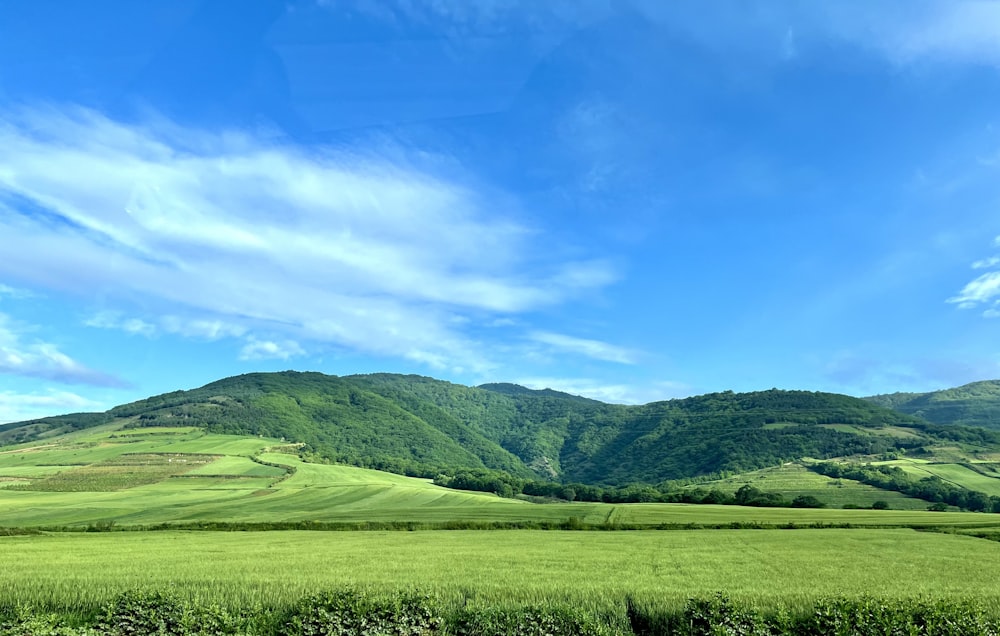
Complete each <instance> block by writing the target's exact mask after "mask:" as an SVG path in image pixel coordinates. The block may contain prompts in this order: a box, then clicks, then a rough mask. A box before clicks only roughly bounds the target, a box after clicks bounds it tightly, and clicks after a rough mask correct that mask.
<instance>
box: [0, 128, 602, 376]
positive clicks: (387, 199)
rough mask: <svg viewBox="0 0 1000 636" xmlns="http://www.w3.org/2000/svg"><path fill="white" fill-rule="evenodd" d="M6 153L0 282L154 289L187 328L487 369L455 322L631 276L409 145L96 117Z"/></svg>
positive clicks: (35, 131)
mask: <svg viewBox="0 0 1000 636" xmlns="http://www.w3.org/2000/svg"><path fill="white" fill-rule="evenodd" d="M0 147H2V148H3V149H4V151H3V153H0V234H2V235H3V236H4V237H5V248H4V251H5V253H4V258H3V259H0V275H3V274H8V275H11V276H14V277H16V278H17V279H18V280H28V281H31V283H32V284H34V285H36V286H38V287H41V288H50V289H55V290H58V291H63V292H68V293H77V294H80V293H83V290H88V289H93V288H95V287H96V288H100V289H102V290H104V292H105V293H106V294H107V302H109V303H111V302H114V301H115V299H126V298H134V297H136V296H139V297H142V298H144V299H145V302H146V304H147V306H151V307H155V306H161V307H163V308H164V309H165V311H166V312H169V314H170V315H174V314H176V315H183V316H185V318H170V317H168V318H164V319H162V320H152V319H150V318H149V317H143V319H142V322H143V323H145V324H157V326H158V327H160V328H162V329H163V330H165V331H167V332H171V333H177V334H181V335H185V336H191V337H201V338H207V339H217V338H222V337H242V336H245V335H246V334H249V333H251V332H252V331H253V330H254V329H257V328H258V327H261V326H266V330H267V331H268V332H269V333H271V332H275V331H278V332H281V333H282V334H283V335H285V336H288V337H291V338H294V339H296V340H304V339H306V340H308V339H312V340H317V341H322V342H328V343H333V344H336V345H338V346H343V347H346V348H349V349H352V350H356V351H361V352H364V353H367V354H375V355H385V356H402V357H406V358H409V359H413V360H428V359H438V360H443V361H446V362H445V363H446V364H447V365H449V366H452V367H457V366H463V367H467V368H470V369H480V370H481V369H484V368H486V367H488V366H489V364H490V363H489V362H488V361H487V360H485V359H484V358H483V354H482V351H481V350H480V349H481V345H480V344H479V343H477V342H476V341H475V340H473V339H472V338H470V337H468V336H466V335H465V334H464V333H463V332H462V328H461V326H460V325H461V324H462V321H461V320H456V318H457V317H463V316H464V317H471V318H473V319H474V320H475V321H481V320H483V319H484V318H486V319H488V318H493V317H497V315H500V316H501V317H503V316H505V315H511V314H516V313H519V312H525V311H530V310H534V309H538V308H540V307H543V306H546V305H551V304H557V303H561V302H565V301H566V300H568V299H570V298H572V297H574V296H577V295H579V294H581V293H586V292H587V291H588V290H591V289H594V288H597V287H601V286H604V285H607V284H609V283H610V282H611V281H612V280H613V279H614V278H615V273H614V271H613V270H612V268H611V267H610V266H609V265H607V264H606V263H603V262H601V261H599V260H594V259H590V260H586V259H585V260H581V261H565V260H562V261H560V260H555V257H548V256H547V255H549V254H554V253H558V252H559V250H551V249H542V247H543V245H551V243H552V241H553V239H552V237H548V236H543V235H541V234H540V233H539V232H537V231H536V230H534V229H532V228H527V227H524V226H523V225H522V224H519V223H518V222H516V221H514V220H512V217H511V216H510V214H509V213H507V211H508V210H512V209H516V205H515V204H514V202H512V201H511V200H510V199H509V198H508V197H506V196H505V195H504V194H503V193H497V192H485V193H484V192H480V191H479V189H476V190H474V189H472V188H470V187H468V186H466V185H464V184H463V183H462V182H460V181H457V180H456V179H454V178H449V179H443V178H440V177H437V176H434V174H433V171H434V170H440V169H441V168H440V167H439V164H441V163H442V160H440V158H434V157H427V156H426V155H414V156H415V157H416V159H413V160H411V159H406V158H405V155H406V153H405V152H403V151H401V150H400V149H398V148H381V149H378V148H376V149H374V150H373V153H375V152H376V151H379V150H381V151H384V152H380V153H378V154H353V153H351V152H348V151H346V150H334V149H330V148H320V149H313V150H311V151H306V150H302V149H295V148H292V147H286V146H280V145H274V144H269V143H265V142H262V141H260V140H257V139H254V138H251V137H249V136H246V135H239V134H234V133H218V134H216V133H206V132H198V131H191V130H185V129H180V128H177V127H176V126H172V125H171V124H170V123H169V122H156V124H155V126H150V127H148V128H146V127H137V126H126V125H123V124H119V123H116V122H113V121H110V120H108V119H106V118H104V117H103V116H101V115H99V114H96V113H93V112H90V111H83V110H75V111H71V112H57V111H52V110H49V111H44V112H41V111H34V112H22V113H19V114H17V115H8V116H7V117H6V118H3V116H2V115H0ZM379 155H381V156H379ZM383 156H391V157H394V158H395V159H393V160H392V161H389V160H386V159H384V158H382V157H383ZM415 162H416V163H415ZM417 163H419V164H420V165H425V166H426V165H431V166H432V168H422V167H420V165H417ZM434 166H438V167H437V168H435V167H434ZM452 171H453V170H452ZM8 238H9V241H8V240H6V239H8ZM42 254H44V255H45V257H44V258H40V256H39V255H42ZM133 327H134V328H136V329H138V330H140V331H141V330H145V329H146V327H145V326H144V325H142V324H138V323H136V324H134V325H133Z"/></svg>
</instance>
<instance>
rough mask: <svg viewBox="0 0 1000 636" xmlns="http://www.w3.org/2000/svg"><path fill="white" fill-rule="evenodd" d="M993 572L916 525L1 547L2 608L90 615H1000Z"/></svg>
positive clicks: (140, 539) (992, 556)
mask: <svg viewBox="0 0 1000 636" xmlns="http://www.w3.org/2000/svg"><path fill="white" fill-rule="evenodd" d="M443 555H447V558H442V556H443ZM998 569H1000V543H996V542H991V541H985V540H982V539H975V538H971V537H966V536H958V535H945V534H932V533H921V532H916V531H912V530H700V531H673V532H656V531H638V532H565V531H563V532H559V531H526V530H519V531H423V532H334V533H329V532H294V531H284V532H256V533H220V532H155V533H97V534H88V533H79V534H70V535H53V536H30V537H2V538H0V570H2V571H3V572H4V573H5V575H4V577H3V579H2V580H0V602H4V603H11V602H18V601H22V602H30V603H32V604H33V605H35V606H45V607H49V608H53V609H73V608H87V607H93V606H95V605H97V604H99V603H101V602H104V601H106V600H108V599H110V598H111V597H113V596H114V595H115V594H117V593H119V592H121V591H123V590H129V589H171V590H172V591H174V592H175V593H179V594H182V595H185V596H189V597H192V598H197V599H200V600H201V601H202V602H219V603H222V604H225V605H228V606H231V607H239V606H254V605H265V606H280V605H281V604H284V603H289V602H292V601H293V600H294V599H296V598H299V597H302V596H306V595H308V594H310V593H312V592H314V591H316V590H321V589H331V588H335V587H338V586H344V585H350V586H361V587H372V588H376V589H380V590H395V589H417V590H420V591H423V592H428V593H432V594H434V595H437V596H440V597H442V598H445V599H447V600H449V601H450V602H455V603H471V604H496V603H507V602H509V603H539V602H549V601H557V602H566V603H569V604H571V605H574V606H579V607H587V608H591V609H599V608H602V607H604V608H608V609H613V608H620V606H621V605H622V604H623V602H624V598H625V596H626V595H632V596H634V597H636V598H639V599H644V600H645V601H647V602H655V603H660V604H668V605H669V604H680V603H683V601H684V600H685V599H687V598H688V597H690V596H699V595H702V596H707V595H711V594H713V593H715V592H719V591H721V592H724V593H726V594H727V595H729V596H731V597H732V598H734V599H740V600H743V601H747V602H751V603H753V604H756V605H759V606H777V605H781V606H785V607H795V606H803V605H807V604H809V603H811V602H813V601H814V600H815V599H817V598H820V597H828V596H847V597H856V596H859V595H863V594H864V595H874V596H879V597H883V598H917V597H934V598H963V599H975V600H979V601H983V602H984V603H986V604H987V605H989V606H990V607H992V608H995V609H998V610H1000V589H998V588H997V586H996V584H995V572H996V571H997V570H998ZM235 581H238V584H234V583H233V582H235Z"/></svg>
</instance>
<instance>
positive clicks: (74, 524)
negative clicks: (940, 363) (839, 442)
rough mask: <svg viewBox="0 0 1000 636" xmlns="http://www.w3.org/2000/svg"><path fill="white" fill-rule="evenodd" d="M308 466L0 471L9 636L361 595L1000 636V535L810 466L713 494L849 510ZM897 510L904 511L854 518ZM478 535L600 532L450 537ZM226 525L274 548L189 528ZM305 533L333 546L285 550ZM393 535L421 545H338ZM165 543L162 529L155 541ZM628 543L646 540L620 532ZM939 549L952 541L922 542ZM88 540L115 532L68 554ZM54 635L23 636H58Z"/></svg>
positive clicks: (155, 441) (611, 627)
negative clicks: (782, 616) (887, 607)
mask: <svg viewBox="0 0 1000 636" xmlns="http://www.w3.org/2000/svg"><path fill="white" fill-rule="evenodd" d="M294 450H295V449H294V447H293V446H292V445H289V444H288V443H286V442H284V441H282V440H275V439H265V438H259V437H240V436H230V435H216V434H207V433H205V432H204V431H201V430H198V429H193V428H170V429H156V428H150V429H134V430H133V429H127V430H119V429H117V428H115V427H101V428H98V429H91V430H89V431H81V432H78V433H73V434H70V435H67V436H63V437H57V438H52V439H49V440H46V441H45V442H44V443H35V444H26V445H21V446H20V447H14V448H8V449H7V450H4V451H2V452H0V482H2V483H5V484H6V485H5V486H4V487H3V488H0V529H2V528H3V527H7V528H13V529H19V531H26V530H31V531H33V532H35V533H34V534H30V535H23V536H17V535H15V536H0V568H2V570H0V571H3V572H4V573H5V574H4V576H3V577H2V578H0V623H2V618H3V616H2V615H3V613H4V612H8V615H10V612H12V611H14V610H12V609H11V608H17V607H29V608H31V612H34V613H35V614H32V616H36V617H37V616H41V615H42V614H37V612H54V614H52V615H51V616H55V617H57V618H54V619H52V620H56V621H57V622H58V621H70V623H72V621H73V620H79V621H82V622H81V623H80V624H87V625H93V624H94V623H93V621H94V620H95V619H94V617H95V616H97V615H98V613H99V609H100V608H101V607H108V605H106V604H107V603H109V602H114V600H115V599H116V598H121V597H120V596H119V595H121V594H122V593H125V592H128V591H134V590H146V591H149V592H150V593H159V592H163V591H167V592H169V593H170V594H172V595H174V596H177V597H178V598H182V599H184V602H186V603H189V604H190V607H196V608H211V607H220V608H224V610H225V611H228V612H230V615H231V616H236V615H238V614H239V613H240V612H245V611H248V612H251V613H252V614H253V615H254V616H256V617H257V618H254V619H253V620H254V621H257V622H255V623H254V626H250V625H249V624H248V625H246V626H244V627H245V628H246V631H247V632H250V633H257V634H274V633H282V631H281V628H280V626H276V624H274V623H269V622H268V621H271V620H272V619H273V617H275V616H284V615H286V614H283V612H287V611H290V609H289V608H291V607H292V606H294V605H295V604H296V603H299V602H300V601H301V600H302V599H304V598H306V597H308V596H310V595H311V594H314V593H316V592H317V591H322V590H337V589H344V588H353V589H362V590H367V592H365V593H366V594H372V595H385V594H390V595H391V594H393V593H400V592H404V593H405V592H414V591H416V592H418V593H426V594H430V595H431V596H432V597H433V598H435V599H437V600H436V601H435V602H439V603H441V604H442V605H441V606H442V607H444V608H446V609H445V610H443V611H444V612H445V614H447V615H449V616H452V617H453V619H454V617H456V616H459V615H460V614H461V612H465V611H480V612H482V614H481V615H480V616H488V615H491V614H490V612H494V611H495V610H496V609H497V608H511V609H510V611H512V612H522V611H529V610H526V609H524V608H529V607H542V606H544V607H550V608H562V609H561V610H559V611H570V612H571V613H572V614H573V615H574V616H575V615H579V616H586V617H590V618H588V619H587V620H590V621H596V622H595V623H593V624H594V625H600V626H603V627H600V629H599V630H597V631H585V632H583V633H587V634H598V633H600V634H626V635H627V634H633V631H632V630H631V628H630V627H629V620H628V616H627V614H626V611H625V607H626V599H632V601H633V602H634V603H637V604H638V605H636V607H642V608H643V609H642V612H645V614H643V615H645V616H654V617H655V616H660V617H663V616H678V615H680V614H679V613H682V612H683V611H684V608H685V607H686V605H685V604H686V602H687V599H689V598H691V597H699V598H710V597H712V595H714V594H716V593H723V594H725V595H727V596H728V597H730V598H731V599H733V600H734V602H737V603H739V604H741V606H742V607H750V608H758V609H760V610H762V611H764V612H774V611H779V610H782V611H784V610H788V611H792V612H798V614H797V615H799V616H804V615H806V614H807V613H808V612H809V610H810V608H811V607H813V606H814V604H815V603H817V602H822V599H824V598H832V597H846V598H858V597H861V596H864V597H878V598H880V599H889V600H890V601H892V600H896V601H900V602H904V603H907V604H909V603H912V602H915V601H916V600H919V599H924V600H933V601H934V602H937V601H952V600H954V601H961V602H966V601H969V602H973V603H976V604H977V606H976V607H977V608H978V609H976V610H975V612H977V613H978V614H977V615H982V616H994V617H998V618H1000V590H998V589H997V588H996V586H995V584H994V577H993V573H994V572H995V571H996V569H997V568H998V567H1000V543H998V542H995V541H990V540H986V539H983V538H977V537H975V536H970V535H971V534H972V533H976V534H978V535H982V536H986V537H996V536H1000V517H998V516H997V515H991V514H983V513H964V512H943V513H932V512H928V511H926V510H924V508H925V502H922V501H918V500H910V499H908V498H906V497H903V496H902V495H898V494H897V493H890V492H885V491H879V490H877V489H874V488H870V487H868V486H864V485H863V484H859V483H856V482H850V481H849V480H839V481H837V480H831V479H829V478H826V477H823V476H821V475H817V474H815V473H812V472H810V471H808V470H806V469H805V468H803V467H802V466H800V465H794V464H789V465H785V466H780V467H775V468H772V469H766V470H761V471H756V472H753V473H747V474H743V475H739V476H737V477H734V478H731V479H728V480H720V481H717V482H710V483H707V484H704V483H703V484H700V486H701V487H705V486H708V487H716V488H722V489H727V490H730V491H732V490H736V489H737V488H739V487H740V486H741V485H743V484H745V483H750V484H751V485H754V486H756V487H758V488H761V489H763V490H771V491H781V492H783V493H784V494H785V496H786V497H794V496H796V495H798V494H812V495H814V496H816V497H817V498H820V499H822V500H824V501H826V502H827V503H828V504H829V505H830V507H828V508H825V509H794V508H754V507H741V506H722V505H691V504H661V503H648V504H605V503H581V502H574V503H568V502H561V503H534V502H532V501H528V500H526V499H511V498H500V497H498V496H496V495H493V494H487V493H481V492H464V491H457V490H452V489H448V488H444V487H441V486H437V485H435V484H433V483H432V482H431V481H430V480H427V479H415V478H411V477H404V476H401V475H396V474H391V473H385V472H380V471H375V470H367V469H363V468H356V467H351V466H344V465H332V464H317V463H307V462H305V461H303V460H302V459H301V458H300V457H299V456H297V455H295V454H292V453H293V452H294ZM913 466H914V467H919V468H921V469H922V468H925V467H928V466H931V464H928V463H923V464H917V463H913ZM971 472H974V471H971ZM975 474H977V475H978V473H975ZM980 477H982V478H985V479H992V478H991V477H987V476H985V475H980ZM877 499H883V500H886V501H888V502H889V503H890V505H891V507H892V508H893V509H890V510H865V509H861V510H845V509H842V508H840V507H838V504H839V503H840V502H841V501H843V502H852V503H855V504H860V505H863V504H865V503H867V502H869V500H870V501H872V502H874V501H875V500H877ZM477 522H480V523H490V524H509V523H511V522H521V523H525V524H535V527H551V526H552V525H557V524H561V525H559V527H577V528H587V529H589V530H590V531H582V530H581V531H566V530H529V529H518V530H504V529H489V530H468V529H441V528H458V527H462V526H463V525H464V526H465V527H468V526H469V524H474V523H477ZM217 523H226V524H230V525H228V526H226V527H227V528H233V529H243V530H257V531H255V532H222V531H215V532H212V531H185V530H178V529H176V528H171V526H176V525H178V524H184V525H186V526H187V527H189V528H207V527H214V526H212V525H211V524H217ZM295 523H299V524H305V525H306V527H312V528H327V530H326V531H321V530H311V531H302V530H277V531H270V530H266V528H268V527H272V526H274V525H277V526H278V527H287V525H288V524H295ZM373 523H374V524H377V523H383V524H387V525H385V526H381V527H383V528H384V527H387V526H388V524H396V525H395V526H393V527H399V525H400V524H411V525H410V526H407V527H409V528H410V531H399V530H394V531H386V530H367V531H353V532H350V531H343V532H338V531H332V530H330V528H342V527H343V525H341V526H337V525H335V524H348V525H349V524H358V527H368V528H370V527H372V524H373ZM268 524H271V525H270V526H269V525H268ZM282 524H284V525H282ZM322 524H332V525H327V526H324V525H322ZM363 524H369V525H368V526H363ZM543 524H547V525H543ZM164 526H166V529H164V528H163V527H164ZM830 526H840V527H837V528H833V527H830ZM144 527H158V528H159V529H158V530H156V531H137V530H141V529H142V528H144ZM351 527H354V526H353V525H352V526H351ZM414 527H416V528H417V529H416V530H414V529H413V528H414ZM623 527H628V528H632V529H631V530H628V531H624V530H618V531H614V530H616V529H620V528H623ZM932 527H937V528H938V529H939V530H940V532H919V531H917V530H915V529H913V528H924V529H930V528H932ZM430 528H434V529H430ZM494 528H496V526H494ZM636 528H659V529H655V530H654V529H636ZM737 528H738V529H737ZM779 528H781V529H779ZM38 529H42V531H40V532H39V530H38ZM83 529H88V530H104V531H103V532H67V530H83ZM115 529H120V530H124V531H120V532H111V531H109V530H115ZM130 529H131V530H132V531H128V530H130ZM601 530H605V531H601ZM0 534H3V533H0ZM5 608H6V609H5ZM225 608H228V609H225ZM518 608H520V609H518ZM505 611H506V610H505ZM553 611H554V610H553ZM844 611H845V612H847V613H848V614H849V613H851V612H854V610H844ZM15 613H16V612H15ZM74 616H75V617H77V618H73V617H74ZM516 616H520V617H521V618H523V616H524V615H521V614H516ZM59 617H61V618H59ZM267 617H272V618H267ZM521 618H516V619H512V620H521ZM30 620H34V619H30ZM248 620H249V619H248ZM274 620H277V619H274ZM477 620H478V619H477ZM484 620H485V619H484ZM990 620H992V619H990ZM88 621H89V622H88ZM261 621H262V622H261ZM48 624H50V625H51V623H48ZM67 624H68V623H64V624H63V626H64V627H65V625H67ZM18 629H22V628H18ZM47 629H48V628H47V627H44V626H43V627H39V628H37V629H36V628H31V629H27V628H24V629H22V631H18V632H17V633H24V634H35V633H45V634H54V633H57V632H54V631H51V630H50V631H46V630H47ZM60 629H62V628H60ZM66 629H71V628H70V627H66ZM234 629H236V628H234ZM240 629H243V628H239V629H236V631H230V632H226V633H244V632H241V631H240ZM588 629H589V628H588ZM595 629H596V628H595ZM32 630H34V631H32ZM0 631H2V630H0ZM58 633H60V634H63V633H70V632H66V631H63V632H58ZM73 633H82V632H73ZM88 633H93V632H88ZM185 633H187V632H185ZM213 633H215V632H213ZM480 633H486V634H493V633H506V632H504V631H503V630H500V631H495V632H491V631H489V630H487V631H486V632H480ZM531 633H534V632H531ZM539 633H541V632H539ZM552 633H557V632H552ZM558 633H576V632H572V631H570V632H558ZM653 633H670V632H664V631H662V630H661V631H659V632H653Z"/></svg>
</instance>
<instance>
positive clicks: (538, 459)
mask: <svg viewBox="0 0 1000 636" xmlns="http://www.w3.org/2000/svg"><path fill="white" fill-rule="evenodd" d="M112 422H115V423H118V424H122V425H126V426H198V427H201V428H204V429H207V430H209V431H212V432H218V433H233V434H243V435H262V436H267V437H275V438H285V439H287V440H288V441H294V442H301V443H303V444H305V446H304V452H305V453H307V454H311V455H312V456H314V457H317V458H323V459H326V460H332V461H338V462H343V463H349V464H354V465H360V466H367V467H373V468H380V469H383V470H390V471H393V472H399V473H405V474H411V475H421V476H434V475H435V474H436V473H437V472H438V471H448V470H452V471H453V470H456V469H466V468H488V469H492V470H501V471H504V472H507V473H510V474H511V475H515V476H521V477H526V478H539V477H540V478H544V479H552V480H559V481H563V482H566V483H573V482H575V483H584V484H595V485H622V484H628V483H636V482H645V483H659V482H661V481H663V480H671V479H680V478H687V477H695V476H699V475H708V474H718V473H726V472H728V473H735V472H743V471H747V470H753V469H757V468H762V467H766V466H774V465H777V464H780V463H781V462H784V461H789V460H795V459H799V458H802V457H814V458H829V457H838V456H847V455H872V454H885V453H893V452H899V451H910V450H913V451H917V450H919V449H920V448H921V447H922V446H924V445H927V444H932V443H936V442H940V441H941V440H960V441H964V442H970V443H975V444H983V445H993V444H995V445H996V446H997V448H998V449H1000V435H998V434H996V433H991V432H989V431H986V430H983V429H970V428H964V427H943V426H935V425H933V424H929V423H927V422H925V421H923V420H921V419H918V418H916V417H913V416H911V415H906V414H903V413H899V412H897V411H893V410H890V409H888V408H884V407H883V406H880V405H878V404H876V403H874V402H873V401H872V400H862V399H858V398H853V397H849V396H846V395H838V394H832V393H814V392H807V391H781V390H776V389H772V390H770V391H759V392H754V393H733V392H731V391H726V392H722V393H712V394H708V395H701V396H696V397H691V398H685V399H677V400H669V401H664V402H654V403H650V404H645V405H641V406H625V405H618V404H606V403H603V402H599V401H597V400H590V399H587V398H582V397H579V396H573V395H569V394H566V393H561V392H558V391H553V390H541V391H537V390H531V389H527V388H525V387H521V386H518V385H513V384H486V385H483V386H480V387H467V386H463V385H458V384H453V383H450V382H445V381H441V380H436V379H433V378H428V377H423V376H414V375H394V374H371V375H355V376H344V377H337V376H329V375H324V374H321V373H314V372H310V373H299V372H294V371H287V372H281V373H250V374H246V375H241V376H236V377H231V378H225V379H222V380H219V381H216V382H212V383H210V384H207V385H205V386H203V387H201V388H198V389H194V390H191V391H176V392H173V393H166V394H163V395H158V396H153V397H150V398H147V399H145V400H139V401H137V402H133V403H131V404H124V405H121V406H118V407H115V408H113V409H111V410H110V411H108V412H106V413H101V414H76V415H65V416H59V417H56V418H46V419H42V420H35V421H31V422H23V423H17V424H8V425H4V426H0V444H7V443H13V442H18V441H29V440H33V439H41V438H43V437H45V436H47V435H54V434H57V433H58V432H65V431H67V430H73V429H77V428H88V427H92V426H97V425H101V424H107V423H112Z"/></svg>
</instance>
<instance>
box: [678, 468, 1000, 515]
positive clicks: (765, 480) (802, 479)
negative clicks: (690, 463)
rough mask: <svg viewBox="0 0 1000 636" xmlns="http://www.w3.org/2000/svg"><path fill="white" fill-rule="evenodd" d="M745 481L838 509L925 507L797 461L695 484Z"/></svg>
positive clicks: (730, 487)
mask: <svg viewBox="0 0 1000 636" xmlns="http://www.w3.org/2000/svg"><path fill="white" fill-rule="evenodd" d="M998 483H1000V482H998ZM745 484H750V485H751V486H753V487H755V488H759V489H760V490H764V491H768V492H780V493H782V494H783V495H784V496H785V498H786V499H789V500H791V499H794V498H795V497H798V496H800V495H805V496H812V497H816V498H817V499H819V500H820V501H822V502H823V503H825V504H826V505H827V506H828V507H833V508H841V507H843V506H844V505H845V504H853V505H856V506H862V507H865V508H870V507H871V505H872V504H873V503H875V502H876V501H885V502H886V503H888V504H889V507H890V508H892V509H893V510H926V509H927V505H928V504H927V502H926V501H924V500H923V499H917V498H915V497H907V496H906V495H903V494H901V493H898V492H893V491H889V490H882V489H880V488H875V487H874V486H869V485H867V484H862V483H861V482H857V481H854V480H852V479H833V478H830V477H827V476H825V475H820V474H818V473H814V472H812V471H810V470H808V469H806V468H805V467H803V466H802V465H801V464H798V463H788V464H784V465H782V466H773V467H771V468H762V469H761V470H756V471H752V472H748V473H743V474H740V475H736V476H733V477H727V478H726V479H717V480H712V481H707V482H703V483H699V484H697V487H699V488H709V489H711V488H718V489H720V490H723V491H726V492H733V491H735V490H737V489H738V488H740V487H741V486H743V485H745Z"/></svg>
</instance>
